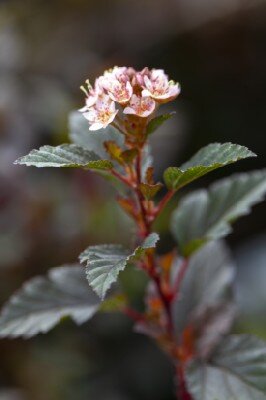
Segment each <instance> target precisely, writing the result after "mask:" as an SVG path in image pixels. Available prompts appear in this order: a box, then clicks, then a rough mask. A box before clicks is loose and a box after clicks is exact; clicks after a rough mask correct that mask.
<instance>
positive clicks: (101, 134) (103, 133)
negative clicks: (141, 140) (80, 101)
mask: <svg viewBox="0 0 266 400" xmlns="http://www.w3.org/2000/svg"><path fill="white" fill-rule="evenodd" d="M69 131H70V134H69V136H70V140H71V141H72V142H73V143H75V144H76V145H78V146H81V147H84V148H85V149H87V150H91V151H93V152H95V153H96V154H98V155H99V156H100V158H108V157H107V156H108V155H107V153H106V151H105V148H104V142H106V141H114V142H115V143H116V144H117V145H118V146H119V147H121V148H122V149H124V148H125V145H124V137H123V135H122V134H121V133H119V132H118V130H116V129H115V128H114V127H113V126H110V125H108V127H107V128H105V129H100V130H98V131H95V132H93V131H90V130H89V124H88V121H87V120H86V119H85V118H84V116H83V115H82V114H81V113H80V112H77V111H74V112H71V113H70V115H69Z"/></svg>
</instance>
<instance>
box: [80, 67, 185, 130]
mask: <svg viewBox="0 0 266 400" xmlns="http://www.w3.org/2000/svg"><path fill="white" fill-rule="evenodd" d="M86 85H87V88H85V87H81V89H82V90H83V91H84V92H85V94H86V102H85V106H84V107H83V108H82V109H81V110H80V111H81V112H82V113H83V115H84V117H85V118H86V119H87V120H88V121H89V124H90V130H98V129H101V128H106V127H107V126H108V125H109V124H111V123H114V120H115V118H116V117H117V113H118V112H119V111H121V112H122V114H123V115H124V117H125V116H126V115H134V116H137V117H140V118H148V117H150V116H151V115H152V114H153V113H154V112H155V110H156V108H157V106H158V105H159V104H161V103H166V102H168V101H171V100H173V99H175V98H176V97H177V96H178V94H179V93H180V86H179V84H178V83H175V82H174V81H169V79H168V76H167V75H166V74H165V72H164V71H163V70H162V69H152V70H149V69H148V68H144V69H143V70H142V71H135V70H134V69H133V68H127V67H114V68H113V69H111V70H107V71H105V72H104V74H103V75H102V76H100V77H99V78H97V79H96V81H95V84H94V87H92V86H91V84H90V82H89V81H86Z"/></svg>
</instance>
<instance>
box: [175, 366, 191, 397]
mask: <svg viewBox="0 0 266 400" xmlns="http://www.w3.org/2000/svg"><path fill="white" fill-rule="evenodd" d="M176 373H177V377H178V382H177V393H176V398H177V399H180V400H193V399H192V397H191V396H190V394H189V393H188V391H187V388H186V380H185V374H184V368H183V366H182V365H180V364H179V365H178V366H177V368H176Z"/></svg>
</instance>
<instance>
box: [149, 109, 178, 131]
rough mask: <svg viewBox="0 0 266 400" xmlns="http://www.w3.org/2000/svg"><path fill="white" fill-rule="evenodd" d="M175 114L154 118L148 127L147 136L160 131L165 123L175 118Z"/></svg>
mask: <svg viewBox="0 0 266 400" xmlns="http://www.w3.org/2000/svg"><path fill="white" fill-rule="evenodd" d="M174 114H175V112H171V113H168V114H163V115H159V116H158V117H155V118H153V119H152V120H150V122H149V123H148V125H147V129H146V134H147V135H151V134H152V133H153V132H154V131H156V129H158V128H159V127H160V126H161V125H162V124H163V123H164V122H165V121H167V120H168V119H169V118H172V117H173V116H174Z"/></svg>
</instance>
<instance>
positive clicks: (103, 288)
mask: <svg viewBox="0 0 266 400" xmlns="http://www.w3.org/2000/svg"><path fill="white" fill-rule="evenodd" d="M158 239H159V237H158V235H157V233H151V234H150V235H149V236H148V237H147V238H146V239H145V240H144V242H143V243H142V245H141V246H139V247H137V248H136V249H135V251H134V252H133V253H132V254H130V252H129V251H128V250H126V249H125V248H124V247H122V246H120V245H112V244H109V245H99V246H90V247H88V248H87V249H86V250H85V251H84V252H83V253H81V255H80V257H79V259H80V262H81V263H86V274H87V280H88V282H89V285H90V286H91V287H92V288H93V290H94V291H95V292H96V293H97V294H98V295H99V297H100V298H101V299H103V298H104V297H105V294H106V292H107V290H108V289H109V288H110V287H111V285H112V284H113V283H114V282H116V280H117V278H118V275H119V273H120V272H121V271H123V270H124V269H125V268H126V266H127V265H128V264H129V263H131V262H133V261H135V260H137V259H139V258H140V257H141V256H142V255H143V254H144V253H145V252H146V250H147V249H150V248H153V247H155V245H156V242H157V241H158Z"/></svg>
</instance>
